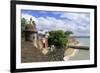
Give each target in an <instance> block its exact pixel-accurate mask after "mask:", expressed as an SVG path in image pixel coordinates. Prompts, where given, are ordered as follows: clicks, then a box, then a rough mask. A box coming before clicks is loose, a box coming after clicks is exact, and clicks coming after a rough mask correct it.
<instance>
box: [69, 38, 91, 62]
mask: <svg viewBox="0 0 100 73" xmlns="http://www.w3.org/2000/svg"><path fill="white" fill-rule="evenodd" d="M76 40H77V41H78V42H79V43H80V45H82V46H88V47H90V38H86V37H85V38H83V37H82V38H76ZM77 50H78V49H77ZM89 59H90V51H89V50H81V49H79V50H78V52H77V53H76V54H75V55H74V56H73V57H72V58H70V60H89Z"/></svg>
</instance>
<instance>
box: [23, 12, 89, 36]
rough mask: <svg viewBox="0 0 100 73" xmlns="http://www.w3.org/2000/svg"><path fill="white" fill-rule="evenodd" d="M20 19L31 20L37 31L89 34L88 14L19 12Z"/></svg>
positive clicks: (76, 34)
mask: <svg viewBox="0 0 100 73" xmlns="http://www.w3.org/2000/svg"><path fill="white" fill-rule="evenodd" d="M21 17H22V18H23V17H24V18H26V19H27V20H29V19H30V18H32V19H33V20H34V21H35V23H36V28H37V29H38V30H44V31H50V30H64V31H68V30H70V31H73V32H74V35H75V36H89V34H90V14H89V13H79V12H60V11H37V10H21Z"/></svg>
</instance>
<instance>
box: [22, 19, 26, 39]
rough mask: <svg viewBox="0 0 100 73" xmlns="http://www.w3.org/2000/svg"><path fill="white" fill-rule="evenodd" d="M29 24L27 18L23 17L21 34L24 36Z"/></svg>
mask: <svg viewBox="0 0 100 73" xmlns="http://www.w3.org/2000/svg"><path fill="white" fill-rule="evenodd" d="M26 25H27V20H26V19H25V18H21V35H22V37H24V32H23V31H24V30H25V26H26Z"/></svg>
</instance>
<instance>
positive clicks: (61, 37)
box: [48, 30, 68, 48]
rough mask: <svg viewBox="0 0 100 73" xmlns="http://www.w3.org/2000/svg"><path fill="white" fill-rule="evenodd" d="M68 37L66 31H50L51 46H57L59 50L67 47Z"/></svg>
mask: <svg viewBox="0 0 100 73" xmlns="http://www.w3.org/2000/svg"><path fill="white" fill-rule="evenodd" d="M67 40H68V39H67V37H66V34H65V32H64V31H62V30H57V31H50V32H49V37H48V44H49V46H51V45H55V46H56V47H57V48H62V47H65V46H66V44H67Z"/></svg>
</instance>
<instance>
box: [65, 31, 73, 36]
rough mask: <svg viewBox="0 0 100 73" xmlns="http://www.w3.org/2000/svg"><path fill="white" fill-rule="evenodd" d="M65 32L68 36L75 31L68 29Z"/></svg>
mask: <svg viewBox="0 0 100 73" xmlns="http://www.w3.org/2000/svg"><path fill="white" fill-rule="evenodd" d="M65 34H66V35H67V36H70V34H73V32H72V31H66V32H65Z"/></svg>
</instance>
